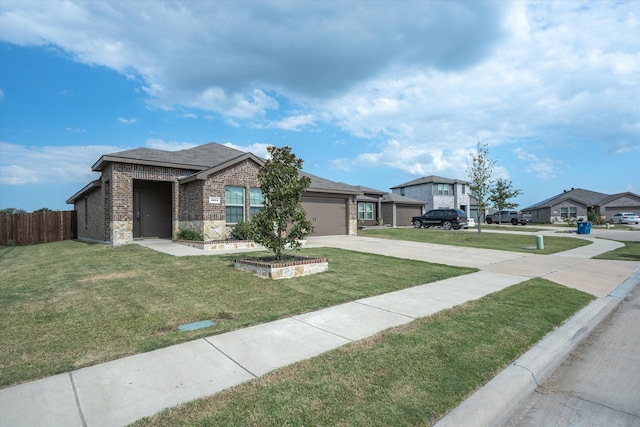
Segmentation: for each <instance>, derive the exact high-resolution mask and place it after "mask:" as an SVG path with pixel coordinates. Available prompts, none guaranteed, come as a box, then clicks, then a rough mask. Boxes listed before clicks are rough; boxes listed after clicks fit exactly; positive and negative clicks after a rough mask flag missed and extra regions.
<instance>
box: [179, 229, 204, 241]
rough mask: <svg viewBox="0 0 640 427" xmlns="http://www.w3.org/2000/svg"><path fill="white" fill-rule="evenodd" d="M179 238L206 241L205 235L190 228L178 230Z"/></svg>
mask: <svg viewBox="0 0 640 427" xmlns="http://www.w3.org/2000/svg"><path fill="white" fill-rule="evenodd" d="M176 237H177V238H178V240H196V241H199V242H204V236H203V235H202V234H201V233H198V232H197V231H195V230H192V229H190V228H183V229H181V230H180V231H178V235H177V236H176Z"/></svg>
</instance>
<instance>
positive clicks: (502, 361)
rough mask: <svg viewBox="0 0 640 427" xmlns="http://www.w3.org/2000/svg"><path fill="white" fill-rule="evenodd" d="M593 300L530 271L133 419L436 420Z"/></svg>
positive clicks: (270, 422) (229, 422) (232, 422)
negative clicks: (466, 299)
mask: <svg viewBox="0 0 640 427" xmlns="http://www.w3.org/2000/svg"><path fill="white" fill-rule="evenodd" d="M592 298H593V297H592V296H590V295H588V294H586V293H583V292H581V291H577V290H573V289H569V288H566V287H563V286H560V285H557V284H555V283H552V282H549V281H547V280H545V279H539V278H538V279H532V280H529V281H527V282H524V283H522V284H520V285H516V286H512V287H510V288H507V289H505V290H503V291H500V292H497V293H495V294H492V295H488V296H486V297H484V298H482V299H480V300H477V301H474V302H470V303H467V304H464V305H462V306H458V307H455V308H453V309H449V310H445V311H442V312H440V313H437V314H435V315H433V316H430V317H428V318H424V319H420V320H417V321H415V322H412V323H410V324H408V325H404V326H401V327H397V328H394V329H390V330H387V331H384V332H381V333H380V334H377V335H375V336H373V337H371V338H369V339H365V340H361V341H358V342H355V343H352V344H350V345H347V346H344V347H341V348H339V349H336V350H333V351H331V352H328V353H325V354H323V355H320V356H318V357H315V358H313V359H309V360H306V361H303V362H300V363H297V364H294V365H291V366H289V367H285V368H282V369H280V370H277V371H274V372H272V373H270V374H267V375H265V376H263V377H261V378H259V379H257V380H254V381H252V382H249V383H245V384H242V385H240V386H237V387H235V388H233V389H230V390H228V391H225V392H222V393H218V394H216V395H213V396H210V397H207V398H203V399H199V400H196V401H193V402H190V403H187V404H184V405H181V406H178V407H175V408H171V409H168V410H165V411H164V412H161V413H160V414H157V415H155V416H153V417H150V418H147V419H143V420H140V421H138V422H137V423H135V425H136V426H138V427H141V426H176V425H190V426H191V425H196V426H220V425H224V426H283V425H341V426H347V425H349V426H360V425H362V426H365V425H366V426H388V425H394V426H414V425H432V424H433V423H435V422H436V421H437V420H438V419H440V418H441V417H442V416H443V415H444V414H446V413H447V412H448V411H449V410H451V409H453V408H454V407H456V406H457V405H459V404H460V403H461V402H462V401H463V400H464V399H465V398H466V397H467V396H468V395H469V394H470V393H472V392H473V391H475V390H476V389H478V388H479V387H481V386H482V385H483V384H485V383H486V382H488V381H489V380H490V379H491V378H493V377H494V376H495V375H496V374H497V373H498V372H499V371H500V370H502V369H503V368H504V367H506V366H507V365H508V364H509V363H511V362H512V361H513V360H515V359H516V358H517V357H519V356H520V355H521V354H523V353H524V352H526V351H527V350H528V349H529V348H530V347H531V346H532V345H533V344H535V343H536V342H538V341H539V340H540V339H541V338H542V337H544V336H545V335H546V334H548V333H549V332H551V331H552V330H553V329H554V328H556V327H558V326H559V325H561V324H562V323H563V322H564V321H565V320H566V319H567V318H569V317H571V316H572V315H573V314H574V313H575V312H577V311H578V310H579V309H580V308H582V307H583V306H585V305H586V304H587V303H588V302H589V301H590V300H591V299H592Z"/></svg>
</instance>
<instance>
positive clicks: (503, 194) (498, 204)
mask: <svg viewBox="0 0 640 427" xmlns="http://www.w3.org/2000/svg"><path fill="white" fill-rule="evenodd" d="M490 193H491V194H490V195H489V201H490V202H491V203H493V207H494V208H496V209H497V210H498V221H499V222H498V225H500V223H501V222H502V221H500V220H501V218H500V211H501V210H503V209H513V208H516V207H518V204H517V203H514V202H510V201H509V200H511V199H513V198H514V197H518V196H519V195H520V194H522V191H521V190H517V189H514V188H513V184H512V183H511V181H507V180H506V179H502V178H499V179H498V180H497V181H496V183H495V184H494V186H493V187H492V188H491V190H490Z"/></svg>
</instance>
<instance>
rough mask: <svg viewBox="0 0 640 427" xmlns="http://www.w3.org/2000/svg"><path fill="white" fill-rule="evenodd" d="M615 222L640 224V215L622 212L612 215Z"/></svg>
mask: <svg viewBox="0 0 640 427" xmlns="http://www.w3.org/2000/svg"><path fill="white" fill-rule="evenodd" d="M611 221H612V222H613V223H614V224H615V223H618V224H640V217H639V216H638V215H636V214H634V213H633V212H620V213H617V214H615V215H613V216H612V217H611Z"/></svg>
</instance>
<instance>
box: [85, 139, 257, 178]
mask: <svg viewBox="0 0 640 427" xmlns="http://www.w3.org/2000/svg"><path fill="white" fill-rule="evenodd" d="M243 154H246V153H245V152H244V151H240V150H236V149H235V148H231V147H227V146H226V145H221V144H218V143H216V142H210V143H208V144H204V145H198V146H197V147H192V148H187V149H184V150H178V151H167V150H156V149H154V148H135V149H133V150H125V151H118V152H116V153H111V154H105V155H103V156H102V157H100V159H99V160H98V161H97V162H96V163H95V164H94V165H93V167H92V170H94V171H96V172H98V171H101V170H102V169H103V168H104V167H105V166H106V164H107V163H111V162H117V163H135V164H138V165H153V166H162V167H172V168H178V169H191V170H196V171H201V170H205V169H210V168H213V167H215V166H218V165H220V164H222V163H226V162H228V161H229V160H232V159H234V158H236V157H239V156H241V155H243Z"/></svg>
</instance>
